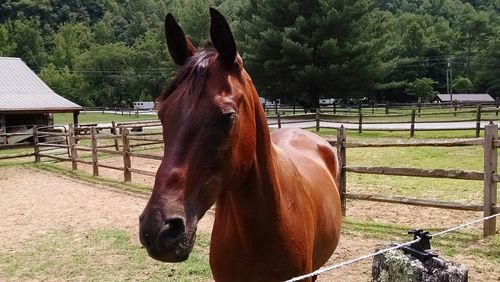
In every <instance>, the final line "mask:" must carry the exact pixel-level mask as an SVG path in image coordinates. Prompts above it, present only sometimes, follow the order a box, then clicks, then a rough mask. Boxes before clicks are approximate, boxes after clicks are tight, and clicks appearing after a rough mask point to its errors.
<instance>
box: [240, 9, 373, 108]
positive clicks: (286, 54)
mask: <svg viewBox="0 0 500 282" xmlns="http://www.w3.org/2000/svg"><path fill="white" fill-rule="evenodd" d="M247 5H248V6H247V9H241V11H243V12H240V13H241V14H238V13H236V15H235V16H236V17H237V18H238V19H239V20H240V21H241V22H240V23H239V24H235V25H234V26H235V29H236V32H235V34H236V36H237V39H238V41H239V42H243V44H242V45H243V46H242V48H241V49H240V50H241V51H242V53H243V58H244V61H245V65H246V68H247V69H248V70H249V72H250V74H251V75H252V78H253V79H254V82H255V84H256V86H257V88H258V89H259V91H260V92H261V94H262V95H265V96H270V97H281V98H285V99H287V100H289V101H291V100H302V101H304V102H305V103H307V104H308V105H310V106H317V105H318V98H319V97H321V96H330V97H339V98H340V97H349V96H367V95H368V94H369V93H370V91H371V90H372V89H374V84H375V80H376V78H377V75H378V73H377V72H378V71H379V68H377V64H378V63H379V61H377V59H378V57H377V52H378V51H379V50H380V45H378V44H377V43H378V41H377V40H374V39H375V38H377V36H378V35H379V34H372V35H370V34H367V33H364V29H365V27H366V26H365V25H364V24H362V22H365V21H368V20H367V19H366V18H365V17H368V15H369V14H370V13H371V12H373V11H375V12H378V10H377V9H375V2H374V1H371V0H356V1H320V0H316V1H300V0H295V1H285V0H281V1H274V0H267V1H248V3H247ZM249 9H252V12H253V13H252V14H250V15H249V14H246V13H245V11H248V10H249ZM361 37H363V39H364V40H359V39H360V38H361Z"/></svg>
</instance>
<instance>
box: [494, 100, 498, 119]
mask: <svg viewBox="0 0 500 282" xmlns="http://www.w3.org/2000/svg"><path fill="white" fill-rule="evenodd" d="M495 108H496V111H495V115H496V116H498V97H496V98H495Z"/></svg>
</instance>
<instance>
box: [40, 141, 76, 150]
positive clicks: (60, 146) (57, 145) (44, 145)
mask: <svg viewBox="0 0 500 282" xmlns="http://www.w3.org/2000/svg"><path fill="white" fill-rule="evenodd" d="M37 146H38V147H46V148H47V147H48V148H63V149H68V148H69V145H62V144H57V143H46V142H44V143H38V145H37Z"/></svg>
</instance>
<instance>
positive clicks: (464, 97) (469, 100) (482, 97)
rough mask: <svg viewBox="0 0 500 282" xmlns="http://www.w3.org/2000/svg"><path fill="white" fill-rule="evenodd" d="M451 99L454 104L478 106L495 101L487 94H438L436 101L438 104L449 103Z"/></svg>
mask: <svg viewBox="0 0 500 282" xmlns="http://www.w3.org/2000/svg"><path fill="white" fill-rule="evenodd" d="M451 99H453V101H454V102H458V103H463V104H479V103H493V102H495V99H493V97H491V96H490V95H489V94H453V96H451V95H450V94H438V95H437V101H438V102H451Z"/></svg>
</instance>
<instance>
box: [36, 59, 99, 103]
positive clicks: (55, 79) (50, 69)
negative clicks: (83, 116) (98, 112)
mask: <svg viewBox="0 0 500 282" xmlns="http://www.w3.org/2000/svg"><path fill="white" fill-rule="evenodd" d="M40 78H41V79H42V80H43V81H44V82H45V83H47V85H48V86H49V87H50V88H52V89H53V90H54V91H55V92H56V93H57V94H59V95H61V96H63V97H66V98H67V99H69V100H71V101H73V102H75V103H77V104H79V105H82V106H93V105H94V104H93V103H92V101H91V100H90V95H88V94H87V93H86V92H85V91H84V89H85V81H84V78H83V76H81V75H79V74H77V73H74V72H71V71H70V69H69V68H68V67H64V68H63V69H58V68H57V67H56V66H55V65H53V64H48V65H47V66H46V67H44V68H43V69H42V71H41V72H40Z"/></svg>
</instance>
